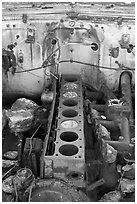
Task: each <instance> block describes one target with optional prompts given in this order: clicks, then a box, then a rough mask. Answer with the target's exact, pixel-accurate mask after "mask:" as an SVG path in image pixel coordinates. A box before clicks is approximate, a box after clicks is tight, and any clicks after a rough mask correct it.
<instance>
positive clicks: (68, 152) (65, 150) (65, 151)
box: [59, 145, 78, 156]
mask: <svg viewBox="0 0 137 204" xmlns="http://www.w3.org/2000/svg"><path fill="white" fill-rule="evenodd" d="M59 152H60V154H62V155H64V156H74V155H76V154H77V153H78V148H77V147H76V146H75V145H62V146H61V147H60V148H59Z"/></svg>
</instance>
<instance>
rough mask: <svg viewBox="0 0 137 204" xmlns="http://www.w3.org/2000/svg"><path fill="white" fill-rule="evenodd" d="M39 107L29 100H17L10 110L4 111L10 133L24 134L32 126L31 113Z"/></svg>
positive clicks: (32, 116) (32, 117)
mask: <svg viewBox="0 0 137 204" xmlns="http://www.w3.org/2000/svg"><path fill="white" fill-rule="evenodd" d="M38 107H39V106H38V105H37V104H36V103H34V102H33V101H31V100H28V99H25V98H21V99H17V100H16V101H15V103H14V104H13V105H12V107H11V109H9V110H6V116H7V117H8V120H9V127H10V129H11V131H12V132H24V131H27V130H28V129H30V128H31V127H32V125H33V119H34V115H33V112H34V110H35V109H36V108H38Z"/></svg>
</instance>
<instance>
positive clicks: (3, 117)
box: [2, 109, 8, 130]
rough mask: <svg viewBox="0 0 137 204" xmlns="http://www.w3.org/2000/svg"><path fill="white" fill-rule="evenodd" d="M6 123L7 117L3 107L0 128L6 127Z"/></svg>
mask: <svg viewBox="0 0 137 204" xmlns="http://www.w3.org/2000/svg"><path fill="white" fill-rule="evenodd" d="M7 123H8V118H7V116H6V112H5V110H4V109H3V110H2V130H3V129H4V128H5V127H6V125H7Z"/></svg>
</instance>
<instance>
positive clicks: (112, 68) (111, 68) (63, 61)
mask: <svg viewBox="0 0 137 204" xmlns="http://www.w3.org/2000/svg"><path fill="white" fill-rule="evenodd" d="M65 62H70V63H73V62H74V63H78V64H83V65H87V66H93V67H98V68H101V69H109V70H117V69H118V68H114V67H105V66H100V65H94V64H90V63H86V62H80V61H76V60H62V61H59V63H65ZM124 68H125V69H124V70H135V69H134V68H129V67H125V66H124Z"/></svg>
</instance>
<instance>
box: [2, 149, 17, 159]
mask: <svg viewBox="0 0 137 204" xmlns="http://www.w3.org/2000/svg"><path fill="white" fill-rule="evenodd" d="M17 156H18V152H17V151H8V152H6V153H4V157H5V158H7V159H16V157H17Z"/></svg>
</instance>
